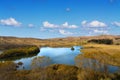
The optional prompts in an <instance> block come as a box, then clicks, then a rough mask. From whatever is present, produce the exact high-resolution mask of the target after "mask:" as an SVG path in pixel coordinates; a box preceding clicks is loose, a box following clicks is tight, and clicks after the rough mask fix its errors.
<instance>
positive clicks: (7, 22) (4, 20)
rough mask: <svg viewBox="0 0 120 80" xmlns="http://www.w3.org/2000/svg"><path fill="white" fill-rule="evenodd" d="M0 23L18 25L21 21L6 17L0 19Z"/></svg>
mask: <svg viewBox="0 0 120 80" xmlns="http://www.w3.org/2000/svg"><path fill="white" fill-rule="evenodd" d="M0 24H2V25H6V26H20V25H21V23H20V22H18V21H17V20H15V19H14V18H12V17H11V18H8V19H1V20H0Z"/></svg>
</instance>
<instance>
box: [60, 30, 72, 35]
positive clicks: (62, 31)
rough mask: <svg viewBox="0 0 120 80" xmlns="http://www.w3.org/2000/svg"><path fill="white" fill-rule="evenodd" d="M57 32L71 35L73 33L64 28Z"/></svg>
mask: <svg viewBox="0 0 120 80" xmlns="http://www.w3.org/2000/svg"><path fill="white" fill-rule="evenodd" d="M59 33H60V34H62V35H72V34H73V33H72V32H69V31H65V30H59Z"/></svg>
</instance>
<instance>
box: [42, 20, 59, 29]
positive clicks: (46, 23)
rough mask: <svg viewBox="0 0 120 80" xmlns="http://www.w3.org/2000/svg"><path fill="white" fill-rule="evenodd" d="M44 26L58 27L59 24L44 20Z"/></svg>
mask: <svg viewBox="0 0 120 80" xmlns="http://www.w3.org/2000/svg"><path fill="white" fill-rule="evenodd" d="M43 26H44V27H46V28H57V27H58V26H57V25H55V24H51V23H49V22H48V21H45V22H43Z"/></svg>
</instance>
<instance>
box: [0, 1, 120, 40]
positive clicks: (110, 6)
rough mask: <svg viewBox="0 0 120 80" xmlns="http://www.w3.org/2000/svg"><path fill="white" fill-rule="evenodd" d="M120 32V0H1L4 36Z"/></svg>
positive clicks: (0, 25)
mask: <svg viewBox="0 0 120 80" xmlns="http://www.w3.org/2000/svg"><path fill="white" fill-rule="evenodd" d="M95 35H120V0H0V36H15V37H31V38H41V39H46V38H58V37H69V36H75V37H76V36H95Z"/></svg>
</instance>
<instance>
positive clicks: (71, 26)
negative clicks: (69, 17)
mask: <svg viewBox="0 0 120 80" xmlns="http://www.w3.org/2000/svg"><path fill="white" fill-rule="evenodd" d="M62 27H63V28H77V26H76V25H69V24H68V22H65V23H64V24H62Z"/></svg>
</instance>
